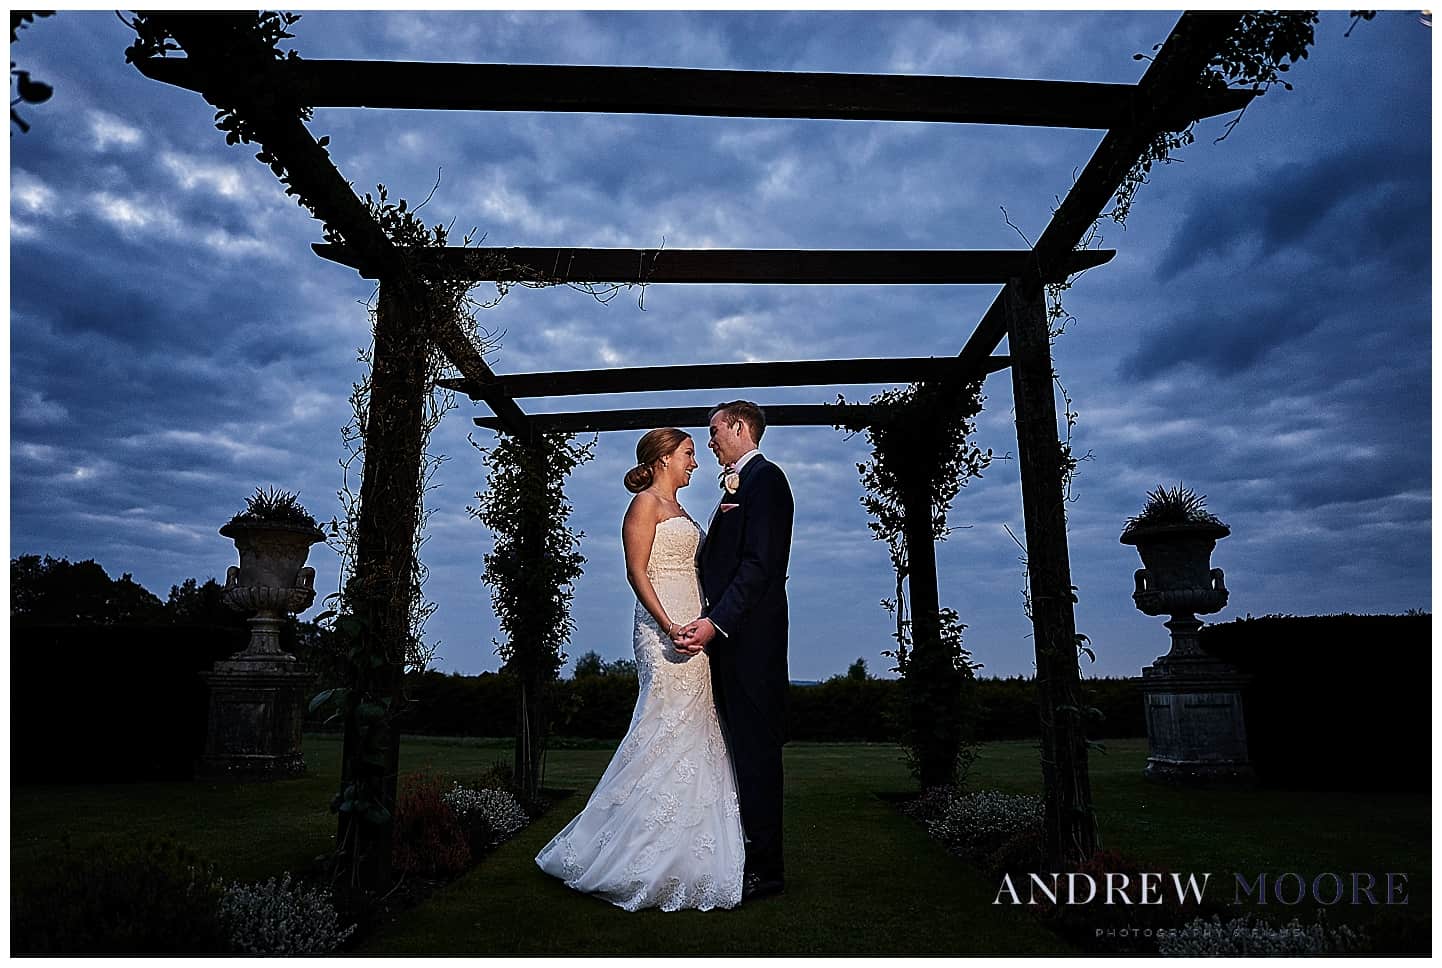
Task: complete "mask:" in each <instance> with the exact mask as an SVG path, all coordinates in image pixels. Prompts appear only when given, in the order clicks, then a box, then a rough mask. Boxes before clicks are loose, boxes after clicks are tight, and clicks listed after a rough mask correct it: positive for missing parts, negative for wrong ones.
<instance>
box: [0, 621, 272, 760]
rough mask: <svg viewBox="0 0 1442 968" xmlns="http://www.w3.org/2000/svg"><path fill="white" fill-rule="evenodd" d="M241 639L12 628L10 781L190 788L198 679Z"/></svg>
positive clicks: (189, 631) (188, 631)
mask: <svg viewBox="0 0 1442 968" xmlns="http://www.w3.org/2000/svg"><path fill="white" fill-rule="evenodd" d="M246 638H247V635H246V633H245V632H244V631H242V630H237V629H234V628H224V627H216V626H207V625H152V626H139V625H99V626H97V625H18V624H17V625H13V626H12V628H11V653H10V675H11V683H12V688H11V693H10V698H11V724H12V726H11V729H12V734H11V761H10V768H11V777H12V779H13V780H15V781H19V782H24V781H36V780H48V781H52V782H73V783H94V782H96V781H133V780H160V779H171V780H176V779H189V778H190V777H191V776H192V775H193V771H194V764H195V760H196V759H197V758H198V757H199V756H200V754H201V753H202V752H204V749H205V729H206V711H207V707H208V702H209V698H208V694H207V689H206V685H205V682H204V680H202V679H201V677H200V673H201V672H203V671H207V670H209V669H210V667H211V665H212V664H213V663H214V662H215V661H216V660H219V659H224V658H226V657H227V656H229V655H231V654H233V653H235V652H237V651H239V650H240V649H241V648H243V647H244V646H245V642H246ZM57 667H60V668H63V670H64V671H63V675H64V682H63V695H62V696H60V697H57V693H56V690H55V689H54V688H51V686H52V684H54V683H55V682H56V679H57V676H58V675H59V674H60V673H59V669H58V668H57ZM57 698H58V699H59V701H57Z"/></svg>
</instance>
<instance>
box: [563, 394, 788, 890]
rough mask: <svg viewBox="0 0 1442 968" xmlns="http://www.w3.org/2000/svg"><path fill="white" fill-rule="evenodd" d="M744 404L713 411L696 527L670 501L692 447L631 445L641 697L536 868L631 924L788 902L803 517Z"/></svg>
mask: <svg viewBox="0 0 1442 968" xmlns="http://www.w3.org/2000/svg"><path fill="white" fill-rule="evenodd" d="M765 430H766V418H765V415H764V414H763V413H762V411H761V408H760V407H758V406H756V405H755V404H754V403H750V402H748V401H744V400H742V401H734V402H731V403H723V404H721V405H720V406H718V407H716V408H715V409H713V410H712V411H711V414H710V425H709V434H710V441H709V443H708V446H709V447H710V448H711V450H712V452H713V453H715V455H716V460H717V462H718V463H720V464H721V466H722V470H721V475H720V491H721V495H720V502H719V504H718V505H717V507H716V510H715V512H714V513H713V515H712V517H711V519H710V523H709V525H708V526H707V527H706V528H705V529H703V528H702V527H701V526H700V525H699V524H697V523H696V521H694V520H693V519H692V518H691V516H690V515H689V514H687V513H686V510H685V509H684V508H682V507H681V505H680V503H679V502H678V500H677V492H678V491H679V489H680V488H682V487H685V486H687V485H688V484H689V483H690V480H691V473H692V472H693V471H694V470H696V468H697V466H698V465H697V463H696V446H695V443H694V441H692V439H691V437H690V436H689V435H688V434H686V433H684V432H683V431H680V430H676V429H675V428H662V429H659V430H653V431H651V432H650V433H648V434H646V435H645V436H644V437H642V438H641V441H640V443H638V444H637V446H636V460H637V464H636V466H635V467H633V468H632V469H631V470H630V471H629V472H628V473H627V474H626V479H625V484H626V488H627V490H629V491H631V492H632V493H634V494H635V495H636V496H635V497H634V498H633V499H632V500H631V505H630V507H629V508H628V509H627V511H626V517H625V520H624V522H623V524H622V528H621V536H622V543H623V545H624V548H625V558H626V577H627V579H628V580H629V581H630V583H631V587H632V588H633V589H634V590H635V592H636V600H637V601H636V618H635V626H634V632H633V636H632V645H633V647H634V649H635V654H636V669H637V672H638V675H639V680H640V695H639V697H638V699H637V701H636V710H635V712H634V713H633V714H632V717H631V725H630V727H629V728H628V729H627V731H626V736H625V738H624V739H622V741H621V745H620V746H619V747H618V748H617V750H616V754H615V756H614V757H613V758H612V760H611V762H610V765H608V766H607V767H606V771H605V773H604V774H603V775H602V776H601V779H600V782H599V783H597V784H596V789H595V790H594V791H593V792H592V794H591V797H590V799H589V800H588V801H587V803H586V806H585V808H584V809H583V810H582V811H581V813H580V814H579V815H577V816H576V818H575V819H573V820H572V821H571V822H570V823H569V824H568V825H567V826H566V827H565V828H564V829H563V830H562V831H561V832H560V833H559V834H557V835H556V836H555V838H554V839H553V840H552V841H551V842H550V843H549V844H547V845H546V846H545V847H544V848H543V849H542V850H541V852H540V853H539V854H537V855H536V863H537V864H538V865H539V866H540V867H541V869H542V870H544V871H545V872H547V873H548V874H552V875H554V876H556V877H559V878H561V879H562V880H564V881H565V882H566V884H567V885H568V886H570V887H573V888H575V889H577V890H579V891H584V892H586V893H590V894H595V895H598V896H600V897H602V898H605V899H606V900H608V901H610V902H611V903H613V904H616V905H617V906H619V907H622V908H625V909H626V910H628V911H635V910H639V909H641V908H649V907H659V908H660V909H661V910H663V911H675V910H680V909H682V908H698V909H700V910H703V911H704V910H710V909H711V908H732V907H735V906H736V905H738V904H739V903H741V902H742V901H743V900H750V899H752V898H758V897H764V896H766V895H768V894H777V893H780V892H781V891H782V890H783V889H784V886H785V871H784V865H783V863H782V855H781V788H782V782H781V746H782V743H784V742H785V714H786V696H787V690H788V688H789V677H788V674H787V667H786V639H787V607H786V567H787V562H788V559H789V558H790V553H791V522H792V513H793V510H794V504H793V501H792V497H791V488H790V486H789V485H788V484H787V482H786V476H785V475H784V474H783V473H782V472H781V469H780V468H779V467H777V466H776V465H775V464H772V463H771V462H770V461H768V460H767V459H766V458H765V457H763V456H762V455H761V453H760V452H759V451H758V450H757V449H756V448H757V444H759V443H760V441H761V435H762V434H763V433H764V432H765Z"/></svg>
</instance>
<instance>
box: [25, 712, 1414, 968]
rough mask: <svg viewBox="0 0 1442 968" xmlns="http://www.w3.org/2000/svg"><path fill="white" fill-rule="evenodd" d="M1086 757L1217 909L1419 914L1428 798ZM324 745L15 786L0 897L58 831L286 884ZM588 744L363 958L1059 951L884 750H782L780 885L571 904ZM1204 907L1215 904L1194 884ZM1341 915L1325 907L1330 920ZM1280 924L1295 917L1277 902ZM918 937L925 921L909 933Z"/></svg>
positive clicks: (596, 749)
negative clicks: (1259, 877)
mask: <svg viewBox="0 0 1442 968" xmlns="http://www.w3.org/2000/svg"><path fill="white" fill-rule="evenodd" d="M1107 746H1108V750H1109V752H1108V753H1107V754H1105V755H1097V754H1094V755H1093V757H1092V785H1093V791H1094V796H1095V801H1096V808H1097V812H1098V817H1099V822H1100V825H1101V830H1102V836H1103V841H1104V846H1108V847H1116V848H1118V849H1121V850H1122V851H1124V852H1125V853H1127V854H1129V855H1132V856H1135V857H1137V858H1140V859H1143V860H1145V861H1148V862H1149V863H1151V864H1155V865H1160V866H1163V867H1166V868H1168V869H1171V870H1176V871H1183V872H1187V871H1193V872H1202V871H1210V872H1212V875H1213V884H1214V886H1216V887H1217V888H1223V889H1222V890H1220V891H1219V896H1222V897H1224V898H1226V899H1230V894H1231V884H1232V874H1233V872H1239V873H1243V874H1246V875H1247V876H1248V877H1249V878H1251V877H1254V876H1255V875H1256V874H1257V873H1261V872H1269V873H1272V874H1279V873H1282V872H1284V871H1295V872H1299V873H1301V874H1302V875H1303V876H1304V877H1306V878H1307V879H1308V880H1309V881H1310V879H1311V877H1312V876H1314V875H1315V874H1317V873H1320V872H1323V871H1335V872H1341V873H1344V874H1345V873H1346V872H1351V871H1367V872H1373V873H1376V874H1378V875H1380V874H1381V873H1383V872H1386V871H1404V872H1407V873H1408V875H1409V884H1408V887H1409V894H1410V901H1411V904H1410V905H1409V907H1410V909H1411V910H1412V911H1426V910H1428V908H1429V905H1430V903H1431V871H1430V855H1431V821H1430V797H1428V796H1425V795H1398V794H1388V795H1369V794H1343V793H1305V792H1276V791H1220V790H1213V791H1186V790H1178V789H1172V788H1169V787H1164V786H1159V785H1156V784H1152V783H1149V782H1147V781H1145V780H1143V779H1142V777H1141V768H1142V765H1143V764H1144V762H1145V758H1146V741H1145V740H1125V741H1112V742H1109V743H1108V744H1107ZM339 754H340V744H339V741H338V739H336V738H335V737H330V736H320V735H312V736H307V737H306V758H307V761H308V763H309V765H310V772H309V774H308V775H307V776H305V777H301V778H298V779H293V780H281V781H275V782H272V783H269V784H232V783H206V782H195V783H150V784H126V785H118V784H117V785H101V786H91V787H82V786H58V785H46V786H15V787H13V788H12V791H11V849H10V859H11V879H12V881H11V883H12V891H15V890H23V889H24V884H25V882H26V880H27V878H28V877H33V876H34V873H35V872H36V871H37V870H38V869H40V868H41V867H43V866H44V865H45V864H47V863H48V862H50V860H51V859H52V858H53V857H54V851H55V848H56V847H57V846H58V845H59V843H60V841H61V838H62V837H65V836H67V835H68V836H69V837H70V840H71V842H72V843H74V844H75V845H77V846H80V845H83V844H85V843H87V842H89V841H91V840H94V839H95V838H97V837H99V836H102V835H106V834H129V835H145V834H169V835H171V836H173V837H175V838H176V839H178V840H180V841H182V842H183V843H186V844H188V845H190V846H192V847H194V848H195V849H197V850H198V851H200V852H201V853H202V854H204V855H205V856H207V857H208V858H210V859H211V860H213V861H214V862H215V863H216V864H217V865H218V866H219V867H220V869H221V871H222V872H223V873H224V874H225V875H226V876H228V877H234V878H243V879H261V878H264V877H267V876H270V875H272V874H277V873H279V872H281V871H283V870H287V869H289V870H296V869H298V868H300V867H302V866H305V865H306V864H308V863H309V862H310V861H311V860H312V859H313V858H315V857H316V856H318V855H321V854H325V853H327V852H329V850H330V849H331V844H332V840H333V835H334V832H335V820H334V817H333V816H332V815H331V814H330V812H329V811H328V809H327V803H328V802H329V799H330V797H331V795H332V793H333V792H334V789H335V786H336V777H337V776H338V774H339ZM610 755H611V748H610V747H609V746H607V745H605V744H575V745H571V746H569V747H566V746H562V747H561V748H553V749H552V750H551V752H550V753H549V754H548V760H547V773H546V782H547V785H548V786H550V787H556V788H574V789H575V790H576V791H577V792H576V793H575V794H574V795H573V796H572V797H570V798H569V799H566V800H563V801H561V802H559V803H557V804H556V805H555V807H554V808H553V809H552V811H551V812H550V813H548V814H547V815H546V816H545V817H543V818H541V820H540V821H539V822H538V823H535V824H532V825H531V826H530V827H528V828H526V829H525V830H524V831H522V833H521V834H520V835H519V836H517V837H516V838H515V839H514V840H512V841H510V842H509V843H507V844H505V845H504V846H502V847H501V848H500V849H499V850H497V851H496V852H494V853H493V854H491V855H489V856H488V857H487V858H486V859H485V860H484V862H483V863H481V864H480V865H478V866H477V867H476V868H474V869H473V870H472V871H471V872H470V873H468V874H467V875H466V876H464V877H462V878H460V879H459V880H457V881H455V882H454V883H452V884H450V885H448V886H447V887H446V888H444V889H443V890H441V891H438V892H437V893H436V894H434V895H433V896H432V897H431V898H430V899H429V900H428V901H427V902H426V903H425V904H423V905H422V906H421V907H419V908H417V909H414V910H412V911H409V912H406V913H405V914H404V915H403V916H401V917H400V918H399V919H397V921H395V922H394V923H392V924H389V925H385V926H383V927H381V928H380V929H378V930H377V931H376V932H375V933H373V934H372V935H370V937H369V938H368V939H367V940H366V942H365V944H364V946H363V947H362V949H361V950H362V951H363V952H365V953H371V954H422V953H424V954H453V955H460V954H507V953H526V954H630V953H636V954H648V955H665V954H672V953H696V954H703V953H713V954H723V953H734V954H745V953H771V954H785V953H804V954H827V953H830V954H842V953H854V954H872V953H895V954H965V953H973V952H995V953H1022V952H1026V953H1039V954H1040V953H1064V952H1067V951H1069V950H1071V949H1069V948H1068V947H1067V946H1066V945H1065V944H1064V943H1063V942H1061V941H1060V940H1059V939H1058V938H1057V937H1056V936H1055V935H1053V934H1051V933H1050V932H1048V931H1046V930H1044V929H1043V928H1041V927H1040V926H1039V925H1038V924H1037V923H1036V922H1035V921H1034V920H1033V919H1031V918H1030V917H1027V916H1025V915H1022V914H1018V913H1014V912H1012V911H1010V910H1007V909H1005V908H1001V907H995V906H993V905H992V904H991V900H992V898H993V897H994V896H995V895H996V891H997V885H996V884H995V883H993V882H992V881H991V880H990V879H989V878H986V877H984V876H983V875H982V874H980V873H979V872H977V871H976V870H975V869H973V868H972V867H970V866H969V865H967V864H965V863H963V862H962V861H960V860H958V859H956V858H954V857H951V856H948V855H946V854H945V853H943V852H942V851H941V850H940V849H938V848H937V847H936V845H935V844H934V842H932V841H931V840H929V839H928V838H927V837H926V835H925V834H924V833H923V831H922V830H921V829H920V828H919V827H918V826H916V825H915V824H913V823H912V822H911V821H909V820H907V819H906V818H904V817H902V816H901V815H899V814H898V813H897V812H896V811H895V810H894V809H893V807H891V806H890V805H889V804H888V803H887V802H886V801H885V800H883V799H882V798H881V796H880V795H881V794H887V793H899V792H904V791H907V790H908V789H910V778H909V777H908V776H907V774H906V771H905V769H904V767H903V766H902V764H901V762H900V758H899V754H898V752H897V751H896V750H895V749H894V748H891V747H886V746H874V745H865V744H835V745H832V744H794V745H790V746H788V747H787V748H786V779H787V791H786V823H787V834H786V836H787V893H786V894H785V895H783V896H781V897H779V898H771V899H767V900H765V901H762V902H757V903H755V904H753V905H749V906H747V907H745V908H742V909H739V910H736V911H715V912H708V913H705V914H702V913H699V912H694V911H684V912H677V913H673V914H662V913H661V912H657V911H643V912H639V913H636V914H628V913H626V912H623V911H621V910H619V909H617V908H614V907H612V906H611V905H609V904H607V903H605V902H602V901H598V900H595V899H593V898H589V897H584V896H581V895H578V894H576V893H575V892H572V891H570V890H568V889H567V888H566V887H565V886H564V885H562V884H561V883H560V882H558V881H555V880H553V879H551V878H549V877H546V876H545V875H543V874H541V873H540V872H539V870H537V869H536V867H535V864H534V862H533V861H532V858H533V857H534V855H535V854H536V852H537V851H538V850H539V849H540V848H541V846H543V845H544V844H545V842H546V841H547V840H549V839H550V838H551V837H552V836H553V835H554V834H555V832H556V831H557V830H559V829H560V828H561V827H562V826H564V825H565V823H566V822H567V821H568V820H569V819H570V817H571V816H572V815H573V814H574V813H575V812H576V811H577V810H579V809H580V807H581V806H582V805H583V804H584V802H585V797H586V795H587V793H588V792H589V790H590V788H591V786H592V785H593V784H594V783H595V781H596V780H597V779H598V778H599V777H600V775H601V772H602V770H603V769H604V768H605V766H606V763H607V762H608V761H609V759H610ZM509 756H510V747H509V744H508V743H507V742H506V741H504V740H443V739H429V738H420V737H416V738H407V739H406V741H405V743H404V745H403V746H402V770H404V771H412V770H416V769H420V768H422V767H426V766H429V767H432V768H435V769H437V770H439V771H441V772H470V771H478V770H480V769H483V768H485V767H487V766H489V765H490V764H492V763H494V762H495V761H497V760H500V759H508V758H509ZM971 785H972V787H973V788H977V789H980V788H996V789H1002V790H1006V791H1008V792H1019V793H1039V791H1040V770H1039V767H1038V765H1037V750H1036V746H1035V744H1034V743H1029V742H1011V743H993V744H989V745H987V746H986V747H984V748H983V750H982V755H981V757H980V759H979V760H978V762H977V765H976V768H975V771H974V773H973V778H972V784H971ZM1209 894H1210V892H1209ZM1332 911H1333V913H1339V909H1338V908H1333V909H1332ZM1264 913H1268V914H1269V915H1270V916H1272V917H1274V919H1275V918H1277V917H1280V918H1281V919H1282V920H1285V919H1287V918H1289V917H1291V916H1292V915H1293V914H1294V913H1295V914H1299V915H1300V916H1302V917H1303V918H1304V920H1305V919H1306V918H1307V917H1308V915H1307V913H1306V909H1305V908H1304V907H1298V908H1285V907H1281V906H1280V905H1274V906H1273V907H1272V908H1270V909H1268V911H1267V912H1264ZM921 926H924V927H921Z"/></svg>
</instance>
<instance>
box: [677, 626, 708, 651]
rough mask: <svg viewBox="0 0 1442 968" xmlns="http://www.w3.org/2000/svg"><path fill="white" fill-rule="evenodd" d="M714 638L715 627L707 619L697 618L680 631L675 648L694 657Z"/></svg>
mask: <svg viewBox="0 0 1442 968" xmlns="http://www.w3.org/2000/svg"><path fill="white" fill-rule="evenodd" d="M715 637H716V626H715V625H713V624H711V620H710V619H709V618H698V619H697V620H696V621H694V622H692V623H691V624H690V625H688V626H686V627H685V628H684V629H682V630H681V641H680V643H679V644H678V645H677V646H676V647H677V649H678V650H680V651H682V652H685V653H687V654H688V655H695V654H696V653H697V652H700V651H701V650H702V649H704V648H706V645H707V644H708V643H709V642H710V641H711V640H712V639H714V638H715Z"/></svg>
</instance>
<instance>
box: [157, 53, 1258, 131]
mask: <svg viewBox="0 0 1442 968" xmlns="http://www.w3.org/2000/svg"><path fill="white" fill-rule="evenodd" d="M138 66H139V67H140V69H141V71H142V72H143V73H144V74H145V75H146V76H147V77H151V78H153V79H155V80H158V81H164V82H166V83H169V84H175V85H177V86H180V87H186V88H191V89H199V88H198V84H199V82H198V81H197V79H196V78H195V76H194V71H193V69H192V68H191V65H189V64H188V63H187V62H186V61H184V60H178V59H172V58H164V59H160V60H150V61H145V62H143V63H141V64H140V65H138ZM273 73H274V76H275V77H276V78H277V79H279V81H280V83H281V84H283V85H284V87H285V88H286V89H287V91H288V93H289V94H290V96H292V97H293V98H294V99H295V101H296V103H298V104H306V105H310V106H311V107H352V108H356V107H371V108H421V109H433V110H468V111H575V112H592V113H615V114H679V115H697V116H713V117H716V116H719V117H751V118H827V119H833V120H853V121H867V120H869V121H942V122H953V123H970V124H1011V125H1041V126H1046V127H1059V128H1104V129H1105V128H1116V127H1123V126H1128V125H1131V124H1135V123H1136V120H1137V117H1138V116H1140V115H1142V114H1145V113H1146V112H1147V108H1146V106H1145V105H1144V104H1142V103H1139V98H1140V92H1139V91H1138V89H1137V87H1136V86H1134V85H1131V84H1097V83H1088V82H1080V81H1041V80H1026V79H1017V78H1002V77H937V76H924V75H922V76H917V75H901V74H835V73H807V72H798V71H734V70H694V69H689V68H674V67H576V66H552V65H534V64H441V63H424V62H417V61H356V60H306V59H299V60H287V61H283V62H281V63H279V64H278V65H277V67H276V70H275V71H274V72H273ZM1254 96H1255V95H1254V94H1253V92H1251V91H1224V92H1220V93H1212V94H1206V93H1201V92H1195V91H1194V92H1190V93H1189V96H1188V97H1187V98H1186V99H1185V100H1183V101H1182V102H1178V103H1173V104H1172V105H1170V106H1169V113H1168V120H1169V121H1170V123H1171V124H1172V125H1174V126H1175V127H1178V128H1180V127H1185V126H1186V124H1187V123H1188V122H1189V121H1192V120H1195V119H1198V118H1206V117H1211V116H1213V115H1217V114H1223V113H1226V112H1229V111H1237V110H1240V109H1241V108H1243V107H1245V106H1246V104H1247V103H1248V102H1249V101H1250V100H1251V99H1252V97H1254Z"/></svg>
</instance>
